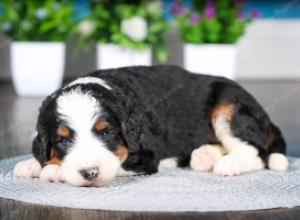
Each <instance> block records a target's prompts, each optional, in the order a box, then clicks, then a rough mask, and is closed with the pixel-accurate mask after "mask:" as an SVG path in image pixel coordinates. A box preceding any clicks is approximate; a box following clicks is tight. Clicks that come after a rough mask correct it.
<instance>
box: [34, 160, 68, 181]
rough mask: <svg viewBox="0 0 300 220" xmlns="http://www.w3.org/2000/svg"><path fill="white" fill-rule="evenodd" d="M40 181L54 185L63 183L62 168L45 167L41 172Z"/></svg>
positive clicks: (51, 165)
mask: <svg viewBox="0 0 300 220" xmlns="http://www.w3.org/2000/svg"><path fill="white" fill-rule="evenodd" d="M40 179H41V180H42V181H47V182H54V183H58V182H62V181H63V180H62V178H61V172H60V166H58V165H55V164H50V165H47V166H45V167H44V168H43V169H42V171H41V174H40Z"/></svg>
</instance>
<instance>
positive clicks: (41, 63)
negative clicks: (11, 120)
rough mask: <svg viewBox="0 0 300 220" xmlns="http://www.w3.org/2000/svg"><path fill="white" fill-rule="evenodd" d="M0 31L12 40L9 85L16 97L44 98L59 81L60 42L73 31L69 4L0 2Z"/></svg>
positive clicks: (62, 52) (31, 0) (61, 64)
mask: <svg viewBox="0 0 300 220" xmlns="http://www.w3.org/2000/svg"><path fill="white" fill-rule="evenodd" d="M0 8H1V9H2V12H1V13H0V31H1V32H2V33H4V34H6V35H7V36H8V37H10V38H11V39H12V41H13V42H12V44H11V46H10V57H11V61H10V62H11V70H12V79H13V85H14V88H15V90H16V93H17V94H18V95H20V96H44V95H48V94H50V93H51V92H53V91H54V90H55V89H57V88H58V87H59V86H60V85H61V83H62V79H63V73H64V60H65V44H64V42H63V41H64V40H65V39H66V37H67V36H68V35H69V34H70V33H71V30H72V27H73V21H72V4H71V1H63V2H59V1H55V0H42V1H34V0H29V1H11V0H1V2H0Z"/></svg>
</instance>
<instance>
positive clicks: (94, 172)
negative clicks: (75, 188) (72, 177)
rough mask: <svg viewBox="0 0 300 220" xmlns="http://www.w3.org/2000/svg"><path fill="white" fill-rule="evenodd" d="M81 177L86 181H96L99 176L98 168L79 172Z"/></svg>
mask: <svg viewBox="0 0 300 220" xmlns="http://www.w3.org/2000/svg"><path fill="white" fill-rule="evenodd" d="M79 172H80V174H81V176H83V177H84V178H85V179H86V180H89V181H92V180H94V179H96V178H97V177H98V175H99V168H98V167H90V168H86V169H83V170H80V171H79Z"/></svg>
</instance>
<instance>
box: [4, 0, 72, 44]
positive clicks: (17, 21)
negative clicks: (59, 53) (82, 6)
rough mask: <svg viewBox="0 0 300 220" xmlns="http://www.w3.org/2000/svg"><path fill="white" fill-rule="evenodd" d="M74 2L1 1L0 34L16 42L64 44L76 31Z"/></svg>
mask: <svg viewBox="0 0 300 220" xmlns="http://www.w3.org/2000/svg"><path fill="white" fill-rule="evenodd" d="M72 2H73V1H71V0H69V1H63V0H61V1H57V0H38V1H36V0H19V1H15V0H1V1H0V9H2V10H1V12H0V32H2V33H5V34H6V35H7V36H9V37H11V38H12V39H13V40H15V41H64V40H65V39H66V37H67V36H68V35H69V34H70V33H71V32H72V31H73V26H74V24H73V21H72Z"/></svg>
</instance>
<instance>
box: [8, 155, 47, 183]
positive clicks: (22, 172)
mask: <svg viewBox="0 0 300 220" xmlns="http://www.w3.org/2000/svg"><path fill="white" fill-rule="evenodd" d="M41 169H42V168H41V165H40V163H39V162H38V161H37V160H36V159H35V158H32V159H29V160H25V161H21V162H19V163H17V164H16V166H15V168H14V171H13V175H14V176H18V177H27V178H32V177H39V175H40V172H41Z"/></svg>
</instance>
